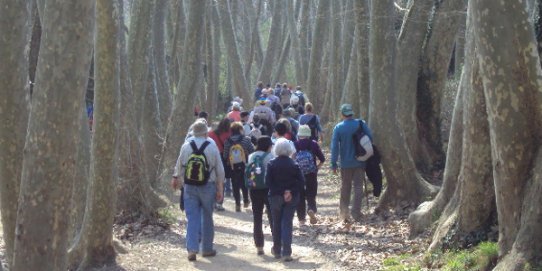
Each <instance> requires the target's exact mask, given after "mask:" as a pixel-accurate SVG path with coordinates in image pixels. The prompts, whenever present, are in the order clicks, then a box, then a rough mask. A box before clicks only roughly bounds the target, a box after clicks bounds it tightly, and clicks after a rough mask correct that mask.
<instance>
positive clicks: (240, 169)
mask: <svg viewBox="0 0 542 271" xmlns="http://www.w3.org/2000/svg"><path fill="white" fill-rule="evenodd" d="M230 130H231V136H230V138H228V140H226V142H224V154H223V158H224V159H225V160H226V162H227V164H228V167H230V169H231V183H232V186H233V197H234V199H235V211H236V212H241V195H240V192H239V190H241V191H242V193H243V202H244V207H245V208H248V206H249V204H250V200H249V198H248V190H247V188H246V187H245V185H244V184H245V166H246V163H247V158H248V155H249V154H251V153H252V152H254V145H252V142H251V141H250V138H249V137H248V136H245V135H244V134H243V125H242V124H241V123H240V122H234V123H232V124H231V128H230Z"/></svg>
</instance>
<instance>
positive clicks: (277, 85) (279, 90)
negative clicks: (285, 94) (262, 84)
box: [271, 82, 282, 96]
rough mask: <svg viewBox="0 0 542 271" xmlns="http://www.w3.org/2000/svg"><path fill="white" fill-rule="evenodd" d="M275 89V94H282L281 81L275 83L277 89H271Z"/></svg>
mask: <svg viewBox="0 0 542 271" xmlns="http://www.w3.org/2000/svg"><path fill="white" fill-rule="evenodd" d="M271 90H273V93H274V94H275V96H280V92H281V91H282V87H281V85H280V83H278V82H277V83H276V84H275V89H271Z"/></svg>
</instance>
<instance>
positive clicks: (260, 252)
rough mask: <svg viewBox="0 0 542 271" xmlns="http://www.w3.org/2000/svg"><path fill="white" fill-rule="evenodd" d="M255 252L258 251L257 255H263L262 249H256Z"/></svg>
mask: <svg viewBox="0 0 542 271" xmlns="http://www.w3.org/2000/svg"><path fill="white" fill-rule="evenodd" d="M256 250H257V251H258V255H263V254H264V253H263V247H257V248H256Z"/></svg>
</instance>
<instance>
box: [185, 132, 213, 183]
mask: <svg viewBox="0 0 542 271" xmlns="http://www.w3.org/2000/svg"><path fill="white" fill-rule="evenodd" d="M209 144H210V142H209V141H205V142H204V143H203V144H202V145H201V147H200V148H199V149H198V147H197V146H196V142H194V140H192V141H190V147H192V154H190V156H189V157H188V161H187V162H186V166H185V171H184V183H185V184H190V185H205V184H207V182H208V181H209V176H210V175H211V174H210V173H211V172H210V170H209V163H208V162H207V157H206V156H205V154H204V153H203V151H204V150H205V148H206V147H207V146H209Z"/></svg>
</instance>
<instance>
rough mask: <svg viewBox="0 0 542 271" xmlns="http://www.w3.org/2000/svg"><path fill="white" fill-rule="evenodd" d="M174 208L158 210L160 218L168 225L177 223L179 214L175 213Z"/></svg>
mask: <svg viewBox="0 0 542 271" xmlns="http://www.w3.org/2000/svg"><path fill="white" fill-rule="evenodd" d="M174 208H175V207H174V206H170V207H165V208H161V209H158V216H159V217H160V219H162V220H163V221H164V222H166V223H167V224H175V223H177V219H178V214H177V213H175V211H174Z"/></svg>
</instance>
